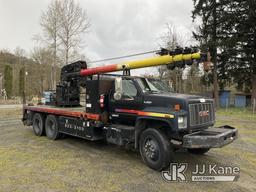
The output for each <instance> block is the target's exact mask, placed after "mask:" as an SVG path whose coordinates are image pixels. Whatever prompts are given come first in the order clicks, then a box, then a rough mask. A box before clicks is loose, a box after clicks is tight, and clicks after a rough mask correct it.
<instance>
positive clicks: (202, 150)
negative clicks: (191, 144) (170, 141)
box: [187, 148, 210, 155]
mask: <svg viewBox="0 0 256 192" xmlns="http://www.w3.org/2000/svg"><path fill="white" fill-rule="evenodd" d="M187 150H188V152H189V153H192V154H195V155H203V154H205V153H207V152H208V151H209V150H210V149H209V148H198V149H189V148H188V149H187Z"/></svg>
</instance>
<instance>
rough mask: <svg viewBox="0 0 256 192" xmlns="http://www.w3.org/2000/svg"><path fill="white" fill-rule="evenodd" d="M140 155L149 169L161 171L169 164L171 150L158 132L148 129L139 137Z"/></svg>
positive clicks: (163, 136) (171, 154) (169, 145)
mask: <svg viewBox="0 0 256 192" xmlns="http://www.w3.org/2000/svg"><path fill="white" fill-rule="evenodd" d="M140 154H141V157H142V159H143V161H144V162H145V163H146V164H147V165H148V166H149V167H150V168H151V169H154V170H158V171H161V170H162V169H164V168H165V167H167V166H168V165H169V163H170V162H171V158H172V157H173V150H172V147H171V143H170V142H169V141H168V139H167V138H166V136H165V135H164V134H163V133H162V132H161V131H160V130H157V129H152V128H148V129H146V130H145V131H143V132H142V134H141V137H140Z"/></svg>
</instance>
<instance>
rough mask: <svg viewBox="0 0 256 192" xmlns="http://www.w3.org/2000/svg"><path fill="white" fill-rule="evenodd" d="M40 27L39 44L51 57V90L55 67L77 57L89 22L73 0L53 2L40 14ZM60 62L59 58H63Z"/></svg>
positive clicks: (54, 81)
mask: <svg viewBox="0 0 256 192" xmlns="http://www.w3.org/2000/svg"><path fill="white" fill-rule="evenodd" d="M40 25H41V27H42V30H43V37H39V38H38V39H39V40H40V42H43V43H44V44H45V47H46V48H47V49H49V50H50V51H51V52H52V53H51V55H53V61H52V63H51V66H52V69H51V82H52V83H51V89H54V88H55V85H56V67H57V64H58V63H61V62H64V63H65V64H68V63H69V62H70V60H71V59H73V58H75V57H76V56H77V55H79V51H78V49H79V47H80V46H81V45H82V42H83V41H82V37H81V35H82V34H84V33H85V32H86V31H87V30H88V28H89V21H88V18H87V16H86V13H85V10H83V9H82V8H81V7H80V5H79V4H78V3H75V2H74V1H73V0H53V1H52V2H51V3H50V5H49V6H48V8H47V10H46V11H45V12H43V13H42V16H41V20H40ZM62 56H64V61H60V59H59V58H63V57H62Z"/></svg>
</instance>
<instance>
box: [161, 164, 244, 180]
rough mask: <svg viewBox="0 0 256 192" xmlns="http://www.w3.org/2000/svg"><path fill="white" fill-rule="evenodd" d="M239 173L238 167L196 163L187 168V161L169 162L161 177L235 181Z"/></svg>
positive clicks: (167, 178)
mask: <svg viewBox="0 0 256 192" xmlns="http://www.w3.org/2000/svg"><path fill="white" fill-rule="evenodd" d="M239 173H240V168H239V167H232V166H218V165H217V164H214V165H211V164H209V165H206V164H202V165H199V164H196V165H195V166H194V168H192V170H189V169H188V163H179V164H178V163H171V164H170V170H169V171H162V178H163V179H164V180H165V181H167V182H187V181H197V182H211V181H212V182H216V181H237V180H238V178H239ZM187 175H191V176H190V177H188V176H187Z"/></svg>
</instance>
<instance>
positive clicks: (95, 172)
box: [0, 108, 256, 192]
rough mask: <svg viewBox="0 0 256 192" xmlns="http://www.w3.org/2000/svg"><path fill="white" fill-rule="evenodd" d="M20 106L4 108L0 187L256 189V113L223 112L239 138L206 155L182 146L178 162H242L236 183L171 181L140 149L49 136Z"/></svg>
mask: <svg viewBox="0 0 256 192" xmlns="http://www.w3.org/2000/svg"><path fill="white" fill-rule="evenodd" d="M20 112H21V110H20V109H19V108H18V109H17V108H12V109H5V108H1V109H0V191H1V192H2V191H3V192H8V191H11V192H13V191H22V192H23V191H38V192H40V191H61V192H62V191H69V192H72V191H77V192H81V191H140V192H143V191H145V192H147V191H246V192H248V191H256V182H255V180H256V170H255V169H256V115H254V116H253V115H248V114H244V113H243V112H235V113H233V112H224V111H220V112H218V116H217V125H223V124H229V125H231V126H235V127H237V128H238V129H239V134H240V135H239V139H238V140H237V141H235V142H234V143H233V144H231V145H229V146H226V147H224V148H221V149H213V150H211V151H210V152H208V153H207V154H206V155H203V156H196V155H191V154H189V153H187V152H186V151H179V152H177V153H176V157H175V162H187V163H189V165H193V164H196V163H202V162H207V163H212V164H220V165H230V166H239V167H240V169H241V173H240V178H239V180H238V181H237V182H230V183H227V182H219V183H201V182H200V183H195V182H187V183H167V182H165V181H164V180H163V179H162V178H161V174H160V173H159V172H156V171H153V170H151V169H149V168H148V167H147V166H145V165H144V164H143V162H142V160H141V158H140V155H139V154H138V153H136V152H132V151H126V150H124V149H121V148H118V147H115V146H112V145H105V144H103V143H99V142H97V143H93V142H89V141H85V140H81V139H77V138H73V137H67V138H65V139H62V140H58V141H50V140H48V139H47V138H46V137H36V136H34V135H33V132H32V129H31V127H24V126H23V125H22V124H21V122H20V119H19V118H20Z"/></svg>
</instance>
